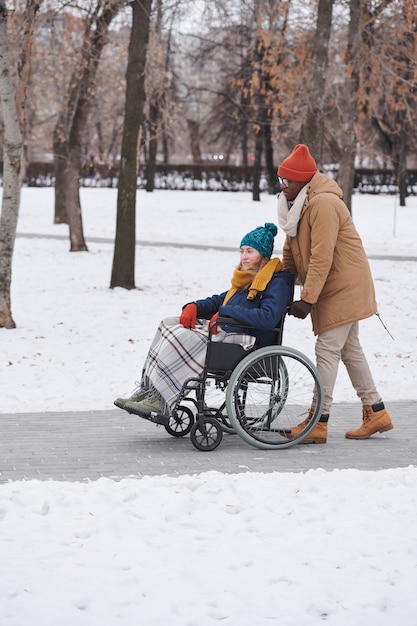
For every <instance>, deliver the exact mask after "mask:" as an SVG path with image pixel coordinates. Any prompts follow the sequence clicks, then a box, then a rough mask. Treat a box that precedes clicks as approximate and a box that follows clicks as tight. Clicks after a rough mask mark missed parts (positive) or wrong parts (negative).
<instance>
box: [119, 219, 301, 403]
mask: <svg viewBox="0 0 417 626" xmlns="http://www.w3.org/2000/svg"><path fill="white" fill-rule="evenodd" d="M277 232H278V229H277V227H276V226H275V224H271V223H266V224H265V225H264V226H259V227H258V228H255V229H254V230H252V231H251V232H249V233H247V234H246V235H245V236H244V237H243V238H242V240H241V242H240V262H239V265H238V266H237V267H236V268H235V270H234V272H233V276H232V279H231V287H230V289H229V290H228V291H224V292H223V293H221V294H218V295H217V294H215V295H212V296H210V297H207V298H205V299H202V300H195V301H193V302H189V303H187V304H185V305H184V307H183V309H182V313H181V315H180V316H179V317H169V318H165V319H163V320H162V321H161V322H160V324H159V326H158V329H157V331H156V334H155V337H154V339H153V341H152V344H151V347H150V349H149V352H148V355H147V358H146V361H145V364H144V367H143V371H142V379H141V382H140V385H139V387H138V388H137V389H136V390H135V391H134V392H133V394H132V395H131V396H130V397H129V398H117V399H116V400H115V401H114V404H115V405H116V406H117V407H119V408H121V409H124V410H126V411H128V412H129V413H135V414H137V415H146V414H148V413H153V412H156V413H166V414H169V411H170V410H171V409H172V407H173V406H174V405H175V402H176V400H177V398H178V395H179V393H180V391H181V389H182V387H183V384H184V383H185V381H187V380H188V379H190V378H198V377H199V376H201V374H202V372H203V368H204V363H205V358H206V352H207V344H208V341H209V334H210V335H211V339H212V340H213V341H221V342H227V343H229V342H230V343H239V344H241V345H242V346H244V347H247V348H249V347H252V346H254V345H255V346H256V347H263V346H268V345H271V344H274V343H275V342H276V332H275V331H274V330H273V329H274V328H276V327H277V326H278V324H279V321H280V319H281V317H282V315H283V312H284V310H285V308H286V307H287V306H288V305H289V304H290V303H291V302H292V299H293V291H294V276H293V274H291V273H290V272H287V271H283V270H282V264H281V261H280V259H278V258H271V256H272V252H273V248H274V237H275V236H276V234H277ZM219 316H220V317H221V318H225V317H230V318H233V319H234V320H237V321H238V322H241V323H242V328H239V327H236V325H235V326H227V325H225V324H223V325H222V326H221V327H219V326H218V325H217V323H216V320H217V318H218V317H219ZM245 325H248V326H251V327H253V328H245Z"/></svg>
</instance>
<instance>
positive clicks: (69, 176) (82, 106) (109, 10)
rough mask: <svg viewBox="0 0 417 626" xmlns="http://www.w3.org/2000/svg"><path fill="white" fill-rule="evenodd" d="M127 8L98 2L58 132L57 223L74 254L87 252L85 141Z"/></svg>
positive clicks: (119, 0)
mask: <svg viewBox="0 0 417 626" xmlns="http://www.w3.org/2000/svg"><path fill="white" fill-rule="evenodd" d="M123 4H124V0H97V4H96V6H95V8H94V11H93V12H92V14H91V15H90V16H89V18H88V19H87V20H86V26H85V31H84V40H83V46H82V50H81V56H80V58H79V61H78V62H77V65H76V67H75V68H74V71H73V74H72V77H71V81H70V85H69V92H68V98H67V102H66V105H65V108H64V110H63V111H62V112H61V114H60V115H59V118H58V122H57V125H56V127H55V131H54V159H55V165H56V167H55V205H56V217H55V222H63V221H68V223H69V231H70V244H71V252H78V251H83V250H87V245H86V243H85V240H84V233H83V225H82V215H81V203H80V195H79V178H80V170H81V160H82V140H83V135H84V132H85V128H86V124H87V121H88V114H89V110H90V105H91V103H92V102H93V90H94V83H95V79H96V74H97V69H98V64H99V61H100V56H101V52H102V50H103V47H104V45H105V44H106V42H107V32H108V29H109V25H110V23H111V21H112V20H113V18H114V17H115V15H116V14H117V13H118V11H119V10H120V9H121V7H122V6H123Z"/></svg>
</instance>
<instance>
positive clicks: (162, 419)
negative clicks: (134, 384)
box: [128, 409, 171, 426]
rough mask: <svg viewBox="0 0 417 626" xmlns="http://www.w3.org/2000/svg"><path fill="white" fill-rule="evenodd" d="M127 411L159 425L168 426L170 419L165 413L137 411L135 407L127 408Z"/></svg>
mask: <svg viewBox="0 0 417 626" xmlns="http://www.w3.org/2000/svg"><path fill="white" fill-rule="evenodd" d="M128 413H133V414H134V415H138V416H139V417H142V418H143V419H145V420H148V421H149V422H152V423H153V424H160V425H161V426H168V424H169V420H170V419H171V416H170V415H165V413H153V412H152V413H148V412H145V411H138V410H136V409H133V410H128Z"/></svg>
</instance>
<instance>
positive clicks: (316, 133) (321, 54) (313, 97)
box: [301, 0, 334, 169]
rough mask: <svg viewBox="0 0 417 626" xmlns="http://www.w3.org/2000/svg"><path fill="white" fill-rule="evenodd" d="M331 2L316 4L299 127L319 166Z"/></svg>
mask: <svg viewBox="0 0 417 626" xmlns="http://www.w3.org/2000/svg"><path fill="white" fill-rule="evenodd" d="M333 2H334V0H319V3H318V8H317V24H316V32H315V34H314V41H313V63H312V72H311V85H310V93H309V105H308V109H307V114H306V118H305V120H304V123H303V125H302V128H301V142H302V143H305V144H307V145H308V147H309V148H310V152H311V154H312V155H313V156H314V158H315V160H316V163H317V167H318V168H319V169H320V168H321V166H322V165H323V132H324V123H323V117H324V102H325V97H326V96H325V87H326V76H327V67H328V63H329V41H330V32H331V25H332V12H333Z"/></svg>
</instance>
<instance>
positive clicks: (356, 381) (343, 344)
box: [315, 322, 381, 414]
mask: <svg viewBox="0 0 417 626" xmlns="http://www.w3.org/2000/svg"><path fill="white" fill-rule="evenodd" d="M315 351H316V364H317V369H318V371H319V374H320V376H321V379H322V382H323V388H324V405H323V410H322V414H326V413H330V407H331V405H332V402H333V390H334V386H335V383H336V377H337V370H338V368H339V363H340V361H342V362H343V363H344V365H345V367H346V370H347V373H348V375H349V378H350V380H351V383H352V385H353V388H354V389H355V391H356V393H357V395H358V397H359V398H360V399H361V401H362V404H370V405H372V404H376V403H378V402H381V396H380V395H379V393H378V392H377V390H376V388H375V383H374V380H373V378H372V374H371V370H370V369H369V365H368V361H367V360H366V357H365V355H364V353H363V350H362V347H361V345H360V343H359V323H358V322H352V323H351V324H345V325H344V326H339V327H338V328H332V329H331V330H326V331H325V332H323V333H320V334H319V335H318V336H317V340H316V347H315Z"/></svg>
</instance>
